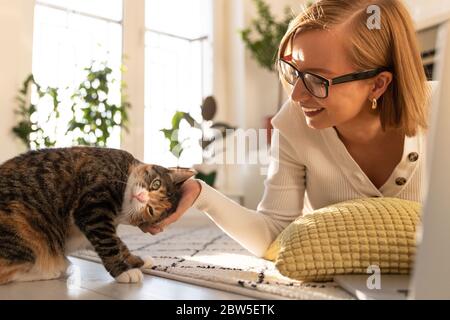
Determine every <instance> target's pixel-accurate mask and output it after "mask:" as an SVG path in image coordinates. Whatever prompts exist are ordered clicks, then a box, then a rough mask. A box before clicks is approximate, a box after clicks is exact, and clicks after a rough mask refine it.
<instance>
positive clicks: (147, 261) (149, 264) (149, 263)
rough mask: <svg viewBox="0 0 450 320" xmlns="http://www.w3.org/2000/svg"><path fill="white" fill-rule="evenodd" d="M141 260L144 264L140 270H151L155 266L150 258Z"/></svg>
mask: <svg viewBox="0 0 450 320" xmlns="http://www.w3.org/2000/svg"><path fill="white" fill-rule="evenodd" d="M142 260H144V264H143V265H142V267H141V269H148V268H151V267H152V266H153V265H154V264H155V263H154V261H153V258H152V257H144V258H142Z"/></svg>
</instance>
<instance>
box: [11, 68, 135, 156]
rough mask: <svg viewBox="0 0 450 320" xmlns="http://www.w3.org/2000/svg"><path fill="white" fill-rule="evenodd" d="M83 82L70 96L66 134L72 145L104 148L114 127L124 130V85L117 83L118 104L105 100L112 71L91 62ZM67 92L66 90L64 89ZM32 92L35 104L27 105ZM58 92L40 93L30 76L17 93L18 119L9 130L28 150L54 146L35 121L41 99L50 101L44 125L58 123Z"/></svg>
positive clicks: (53, 137)
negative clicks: (69, 111) (70, 138)
mask: <svg viewBox="0 0 450 320" xmlns="http://www.w3.org/2000/svg"><path fill="white" fill-rule="evenodd" d="M84 71H85V72H86V73H85V78H84V79H83V81H81V83H80V84H79V85H78V86H77V87H76V89H75V90H74V92H73V93H72V95H71V98H70V102H71V112H72V114H71V117H70V120H69V121H68V123H64V124H63V125H64V126H65V127H67V130H66V134H70V135H71V136H72V137H73V138H74V141H73V142H72V145H88V146H100V147H104V146H106V142H107V140H108V138H109V137H110V135H111V132H112V130H113V128H114V127H117V126H118V127H120V128H123V129H125V130H127V123H128V115H127V109H128V108H130V104H129V102H127V99H126V96H125V95H124V89H125V88H126V85H125V83H123V82H122V83H121V89H122V90H121V92H122V99H121V102H120V103H119V104H116V103H113V102H111V101H110V100H109V93H110V89H111V87H112V85H113V84H114V83H115V81H116V79H114V78H113V77H112V72H113V70H112V69H111V68H109V67H108V66H107V64H106V63H96V62H94V61H93V62H92V63H91V65H90V66H89V67H87V68H85V69H84ZM66 89H67V88H66ZM33 90H34V92H36V93H37V96H36V99H37V101H36V102H35V103H33V102H31V100H32V99H30V98H29V97H30V96H31V92H33ZM60 90H61V89H58V88H52V87H48V88H46V89H43V88H42V86H41V85H39V84H38V83H37V82H36V81H35V79H34V76H33V75H32V74H31V75H29V76H28V77H27V78H26V80H25V81H24V83H23V86H22V88H21V89H20V90H19V94H18V96H17V101H18V103H19V105H18V107H17V109H16V111H15V112H16V114H17V115H18V116H19V118H20V119H19V122H18V124H17V125H16V126H15V127H14V128H12V132H13V134H14V135H16V136H17V137H18V138H19V139H20V140H21V141H22V142H23V143H24V144H25V146H26V147H27V148H28V149H39V148H46V147H54V146H55V145H56V141H55V135H54V132H49V131H48V130H49V129H48V128H45V127H44V126H43V124H42V123H40V122H39V121H38V120H37V118H38V117H37V115H38V107H37V106H38V105H39V103H40V102H42V99H51V101H52V110H51V111H50V112H49V115H48V119H46V122H49V121H54V122H58V121H60V119H61V110H60V109H61V101H60V97H59V91H60Z"/></svg>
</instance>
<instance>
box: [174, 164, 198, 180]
mask: <svg viewBox="0 0 450 320" xmlns="http://www.w3.org/2000/svg"><path fill="white" fill-rule="evenodd" d="M168 169H169V176H170V178H171V179H172V181H173V183H175V184H181V183H183V182H185V181H186V180H187V179H189V178H191V177H193V176H195V175H196V174H197V171H195V170H194V169H191V168H180V167H175V168H168Z"/></svg>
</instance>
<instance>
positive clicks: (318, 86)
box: [278, 59, 390, 99]
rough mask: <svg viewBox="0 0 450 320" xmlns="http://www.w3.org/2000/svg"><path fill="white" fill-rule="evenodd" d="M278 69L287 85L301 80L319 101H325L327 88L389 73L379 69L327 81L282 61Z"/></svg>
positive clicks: (385, 68) (386, 69)
mask: <svg viewBox="0 0 450 320" xmlns="http://www.w3.org/2000/svg"><path fill="white" fill-rule="evenodd" d="M278 68H279V70H280V72H281V75H282V77H283V78H284V80H286V82H287V83H289V84H290V85H292V86H295V84H296V83H297V81H298V79H299V78H301V79H302V81H303V84H304V85H305V88H306V89H307V90H308V92H309V93H311V94H312V95H313V96H314V97H316V98H319V99H325V98H326V97H328V88H329V87H330V86H332V85H335V84H340V83H346V82H351V81H357V80H365V79H370V78H373V77H375V76H376V75H378V74H379V73H381V72H383V71H390V68H387V67H381V68H377V69H373V70H367V71H362V72H354V73H349V74H346V75H343V76H340V77H336V78H333V79H327V78H324V77H322V76H320V75H318V74H314V73H311V72H302V71H299V70H298V69H297V68H296V67H295V66H294V65H292V64H291V63H290V62H288V61H286V60H283V59H279V60H278Z"/></svg>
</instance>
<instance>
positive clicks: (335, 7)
mask: <svg viewBox="0 0 450 320" xmlns="http://www.w3.org/2000/svg"><path fill="white" fill-rule="evenodd" d="M370 5H377V6H378V7H379V8H380V12H381V25H380V27H381V28H380V29H369V28H368V26H367V21H368V18H369V14H368V13H367V8H368V7H369V6H370ZM340 25H348V26H349V30H352V31H351V35H350V36H349V38H348V39H349V45H348V49H349V54H350V60H351V62H352V63H353V65H354V66H355V68H356V69H358V70H369V69H375V68H378V67H390V68H391V69H392V73H393V79H392V82H391V84H390V85H389V87H388V88H387V90H386V92H385V93H384V94H383V96H381V97H380V99H379V100H378V109H377V110H378V112H379V116H380V120H381V125H382V127H383V130H385V129H386V127H394V128H402V129H403V130H404V132H405V134H406V135H407V136H414V135H416V133H417V131H418V129H424V130H425V129H427V127H428V125H427V115H428V110H427V106H428V99H429V87H428V85H427V83H426V80H427V79H426V75H425V71H424V68H423V65H422V60H421V56H420V52H419V48H418V43H417V39H416V35H415V30H414V25H413V21H412V19H411V16H410V14H409V13H408V11H407V9H406V8H405V6H404V5H403V4H402V3H401V2H400V1H399V0H372V1H370V0H319V1H317V2H316V3H315V4H313V5H311V6H310V7H309V8H306V9H305V10H304V12H303V13H302V14H300V15H298V16H297V17H296V18H294V19H293V20H292V21H291V23H290V25H289V28H288V31H287V32H286V34H285V35H284V37H283V39H282V40H281V43H280V46H279V49H278V58H282V57H284V56H285V55H286V54H285V53H286V50H287V48H288V47H289V46H291V45H292V41H293V38H294V37H295V35H296V34H298V33H301V32H305V31H308V30H329V29H332V28H333V27H335V26H340ZM280 78H282V77H281V75H280Z"/></svg>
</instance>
